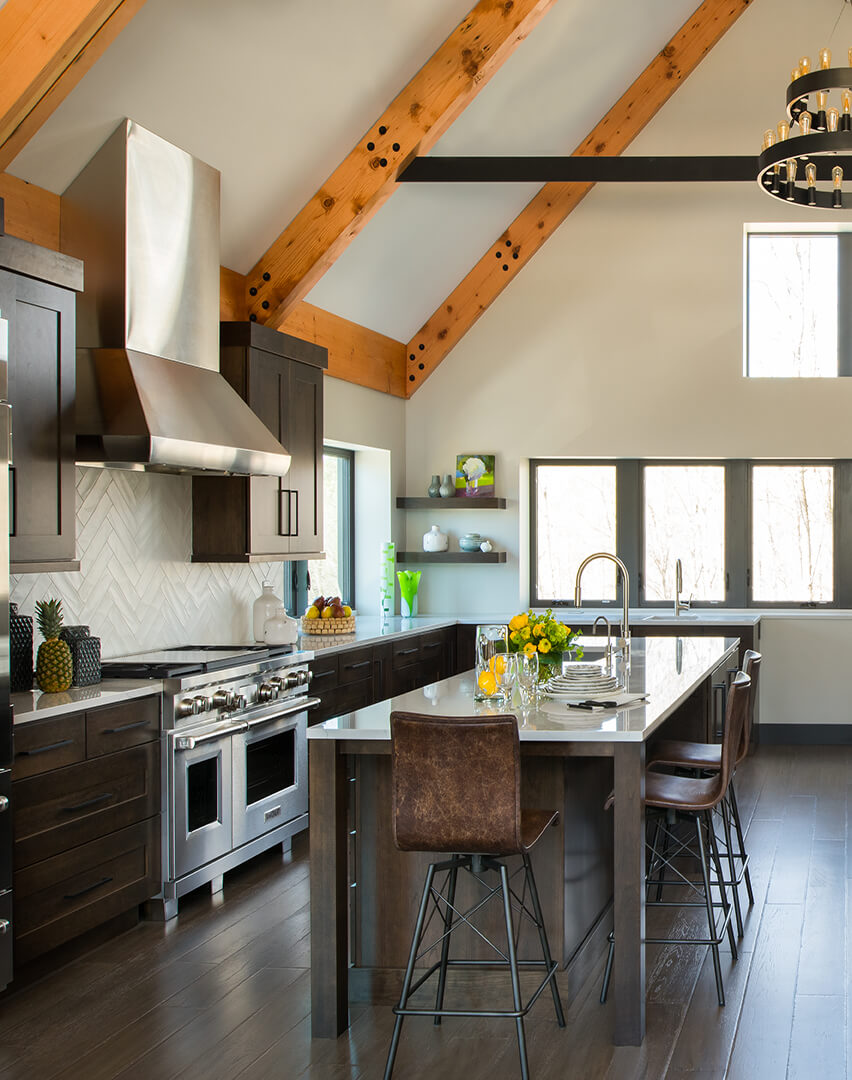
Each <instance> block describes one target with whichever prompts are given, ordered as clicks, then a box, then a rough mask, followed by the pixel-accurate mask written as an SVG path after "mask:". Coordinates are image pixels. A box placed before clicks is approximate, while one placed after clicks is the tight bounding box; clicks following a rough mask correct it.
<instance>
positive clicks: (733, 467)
mask: <svg viewBox="0 0 852 1080" xmlns="http://www.w3.org/2000/svg"><path fill="white" fill-rule="evenodd" d="M750 562H751V497H750V489H749V465H748V462H746V461H728V462H727V463H726V465H725V585H726V589H725V604H726V605H727V606H728V607H747V606H748V601H749V596H748V587H747V571H748V567H749V565H750Z"/></svg>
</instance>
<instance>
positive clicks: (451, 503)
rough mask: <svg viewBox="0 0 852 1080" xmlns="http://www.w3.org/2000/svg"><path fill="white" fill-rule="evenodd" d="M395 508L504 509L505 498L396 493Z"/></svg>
mask: <svg viewBox="0 0 852 1080" xmlns="http://www.w3.org/2000/svg"><path fill="white" fill-rule="evenodd" d="M396 508H397V510H505V509H506V500H505V499H498V498H495V497H494V496H488V495H483V496H482V497H481V498H477V497H476V496H474V495H471V496H467V495H459V496H453V498H451V499H440V498H438V499H430V498H429V497H428V496H419V495H397V498H396Z"/></svg>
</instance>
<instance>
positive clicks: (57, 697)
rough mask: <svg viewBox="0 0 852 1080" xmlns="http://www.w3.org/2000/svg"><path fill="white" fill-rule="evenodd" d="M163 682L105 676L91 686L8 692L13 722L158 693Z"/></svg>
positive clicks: (39, 718) (71, 711)
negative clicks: (46, 692) (60, 691)
mask: <svg viewBox="0 0 852 1080" xmlns="http://www.w3.org/2000/svg"><path fill="white" fill-rule="evenodd" d="M162 690H163V684H162V683H161V682H158V681H157V680H156V679H108V680H106V681H105V682H99V683H94V684H93V685H92V686H73V687H71V689H70V690H65V691H63V692H62V693H61V694H44V693H42V691H41V690H29V691H26V692H24V693H18V694H12V705H13V707H14V709H15V724H16V725H17V724H25V723H27V722H28V721H30V720H44V719H46V718H47V717H50V716H62V715H63V714H65V713H73V712H79V711H80V710H81V709H96V708H98V707H99V706H101V705H119V704H121V702H122V701H129V700H130V699H131V698H138V697H148V695H149V694H160V693H162Z"/></svg>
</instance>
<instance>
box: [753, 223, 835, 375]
mask: <svg viewBox="0 0 852 1080" xmlns="http://www.w3.org/2000/svg"><path fill="white" fill-rule="evenodd" d="M745 278H746V313H745V328H746V330H745V338H746V340H745V357H746V359H745V373H746V375H748V376H749V377H751V378H831V377H835V376H838V375H852V324H850V320H849V318H848V316H846V314H845V305H842V304H841V303H840V298H841V297H846V296H848V294H849V287H850V283H852V233H850V232H840V231H837V230H834V231H829V230H826V231H821V232H814V231H813V230H811V231H808V232H804V231H803V232H791V231H789V230H788V231H786V232H777V233H776V232H770V231H765V230H761V231H757V230H755V231H751V232H748V233H747V234H746V271H745Z"/></svg>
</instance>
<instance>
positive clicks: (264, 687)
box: [257, 682, 278, 701]
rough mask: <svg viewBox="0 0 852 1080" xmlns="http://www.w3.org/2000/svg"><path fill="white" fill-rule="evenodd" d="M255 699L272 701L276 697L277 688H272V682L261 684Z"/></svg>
mask: <svg viewBox="0 0 852 1080" xmlns="http://www.w3.org/2000/svg"><path fill="white" fill-rule="evenodd" d="M257 697H258V700H259V701H273V700H274V699H275V698H277V697H278V687H277V686H274V685H273V684H272V682H264V683H261V684H260V687H259V688H258V691H257Z"/></svg>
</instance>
